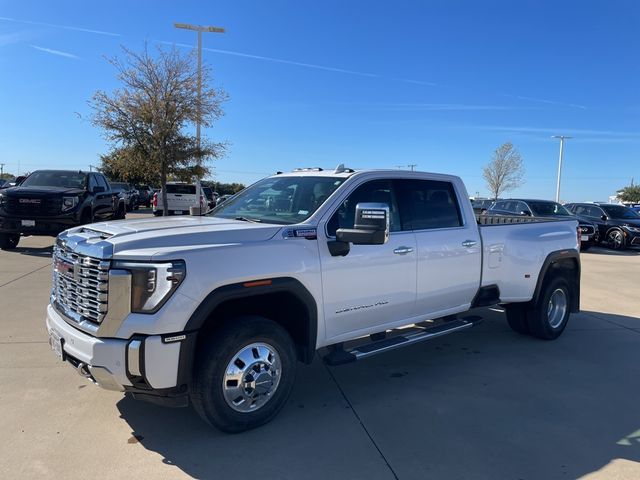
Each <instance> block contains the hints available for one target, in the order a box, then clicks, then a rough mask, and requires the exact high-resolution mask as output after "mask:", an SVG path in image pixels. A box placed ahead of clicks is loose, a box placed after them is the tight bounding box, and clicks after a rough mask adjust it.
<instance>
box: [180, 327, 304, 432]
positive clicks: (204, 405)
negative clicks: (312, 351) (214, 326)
mask: <svg viewBox="0 0 640 480" xmlns="http://www.w3.org/2000/svg"><path fill="white" fill-rule="evenodd" d="M204 342H205V343H204V344H201V346H200V350H199V352H198V355H197V364H196V365H197V366H196V372H195V375H194V377H195V378H194V384H193V389H192V392H191V401H192V403H193V406H194V408H195V410H196V412H198V414H199V415H200V417H202V419H203V420H205V421H206V422H207V423H209V424H210V425H212V426H214V427H217V428H219V429H220V430H222V431H224V432H229V433H236V432H243V431H245V430H250V429H252V428H256V427H259V426H260V425H263V424H265V423H267V422H269V421H270V420H272V419H273V418H274V417H275V416H276V415H277V414H278V412H280V410H281V409H282V407H283V406H284V405H285V403H286V402H287V399H288V398H289V395H290V394H291V389H292V387H293V383H294V380H295V369H296V353H295V349H294V345H293V341H292V340H291V337H290V336H289V334H288V333H287V331H286V330H285V329H284V328H282V327H281V326H280V325H278V324H277V323H275V322H273V321H271V320H268V319H266V318H263V317H257V316H250V317H240V318H236V319H233V320H231V321H230V322H228V323H226V324H225V325H223V326H222V327H221V328H220V329H218V330H217V331H215V332H214V333H213V334H212V335H211V337H209V338H207V339H205V340H204ZM254 343H259V344H265V345H267V346H268V347H269V348H270V349H273V351H274V352H276V353H277V356H276V357H275V358H278V357H279V361H280V371H279V375H278V376H277V377H276V378H278V379H279V380H278V382H277V384H276V386H275V390H273V391H272V392H271V393H270V394H269V395H260V394H258V393H257V391H258V389H259V388H261V387H258V386H256V387H257V388H255V389H252V388H248V389H246V388H242V389H239V390H241V391H242V392H253V394H254V395H256V397H255V398H256V399H257V400H251V401H250V402H248V403H247V402H246V401H245V400H240V402H239V403H238V405H237V406H236V408H233V407H232V406H231V405H230V403H228V402H231V403H233V402H232V401H231V400H229V401H228V400H227V399H226V398H225V392H224V388H223V384H224V377H225V372H226V370H227V368H228V367H231V366H232V365H234V366H236V367H237V368H238V369H239V370H241V369H242V368H246V369H247V370H242V371H243V372H245V371H246V375H247V376H246V377H244V378H249V377H250V376H251V375H252V374H254V372H255V370H254V369H253V368H254V367H251V368H250V367H249V366H248V365H247V364H246V363H243V362H242V361H241V362H240V364H238V363H235V362H234V363H233V364H232V363H231V362H232V361H233V360H234V358H236V357H239V353H240V352H241V351H242V350H243V349H244V348H246V347H248V346H250V345H252V344H254ZM250 352H251V353H252V354H253V355H252V358H257V357H256V350H255V349H252V350H250ZM270 358H274V357H273V356H272V357H270ZM236 362H237V360H236ZM255 362H258V363H257V365H258V367H255V368H262V367H260V365H264V364H260V362H259V360H255ZM275 363H276V364H277V362H275ZM239 365H240V366H239ZM242 365H244V367H242ZM273 371H277V370H273V369H272V370H271V372H273ZM240 375H241V376H244V375H245V373H241V374H240ZM260 375H261V377H256V378H255V379H253V380H255V382H258V381H259V379H260V378H263V379H264V378H266V379H267V380H266V381H262V382H261V383H262V384H265V383H267V382H273V377H272V376H271V373H270V372H269V370H265V371H264V373H261V374H260ZM262 375H264V376H262ZM245 381H247V380H245ZM233 382H236V384H235V385H234V384H233ZM227 385H229V387H228V388H229V392H231V393H229V394H228V395H232V392H233V390H232V389H233V388H234V387H236V385H237V380H228V384H227ZM269 385H272V384H269ZM266 388H269V387H266ZM238 399H242V395H240V396H238ZM259 401H264V403H263V404H262V405H261V406H258V407H257V409H256V410H253V411H248V412H246V411H245V412H242V411H238V410H237V409H238V408H242V407H245V406H247V405H253V403H252V402H259Z"/></svg>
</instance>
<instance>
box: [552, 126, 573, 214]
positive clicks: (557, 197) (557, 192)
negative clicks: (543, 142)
mask: <svg viewBox="0 0 640 480" xmlns="http://www.w3.org/2000/svg"><path fill="white" fill-rule="evenodd" d="M551 138H559V139H560V157H559V158H558V182H557V183H556V202H560V179H561V177H562V155H563V152H564V141H565V140H567V139H569V138H573V137H567V136H566V135H553V136H552V137H551Z"/></svg>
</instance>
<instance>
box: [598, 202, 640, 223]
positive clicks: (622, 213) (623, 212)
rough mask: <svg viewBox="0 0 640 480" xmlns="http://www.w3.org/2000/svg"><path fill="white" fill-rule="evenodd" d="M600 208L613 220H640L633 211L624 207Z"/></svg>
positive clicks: (608, 206) (604, 206)
mask: <svg viewBox="0 0 640 480" xmlns="http://www.w3.org/2000/svg"><path fill="white" fill-rule="evenodd" d="M600 207H601V208H602V209H603V210H604V211H605V212H606V214H607V215H609V216H610V217H611V218H617V219H626V220H640V215H638V214H637V213H636V212H634V211H633V210H631V209H630V208H629V207H623V206H621V205H600Z"/></svg>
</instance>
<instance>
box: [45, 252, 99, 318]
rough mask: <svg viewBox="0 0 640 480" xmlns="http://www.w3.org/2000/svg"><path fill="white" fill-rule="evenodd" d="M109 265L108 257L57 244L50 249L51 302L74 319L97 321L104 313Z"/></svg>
mask: <svg viewBox="0 0 640 480" xmlns="http://www.w3.org/2000/svg"><path fill="white" fill-rule="evenodd" d="M109 265H110V263H109V262H108V261H105V260H100V259H98V258H93V257H89V256H86V255H80V254H78V253H75V252H73V251H71V250H70V249H69V248H67V247H66V246H64V245H60V244H58V245H56V247H55V248H54V253H53V292H52V293H53V295H54V297H55V302H54V306H55V307H56V308H57V309H58V310H59V311H60V312H61V313H63V314H64V315H66V316H67V317H69V318H71V319H72V320H74V321H75V322H77V323H80V322H82V321H88V322H91V323H94V324H100V323H101V322H102V320H103V319H104V317H105V315H106V314H107V304H108V298H109Z"/></svg>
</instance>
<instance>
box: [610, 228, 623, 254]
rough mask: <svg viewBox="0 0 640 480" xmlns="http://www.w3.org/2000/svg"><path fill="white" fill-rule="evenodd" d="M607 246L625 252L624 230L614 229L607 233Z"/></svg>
mask: <svg viewBox="0 0 640 480" xmlns="http://www.w3.org/2000/svg"><path fill="white" fill-rule="evenodd" d="M607 246H608V247H609V248H612V249H614V250H623V249H624V248H625V247H626V245H625V240H624V234H623V233H622V230H618V229H617V228H613V229H611V230H609V231H608V232H607Z"/></svg>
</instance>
